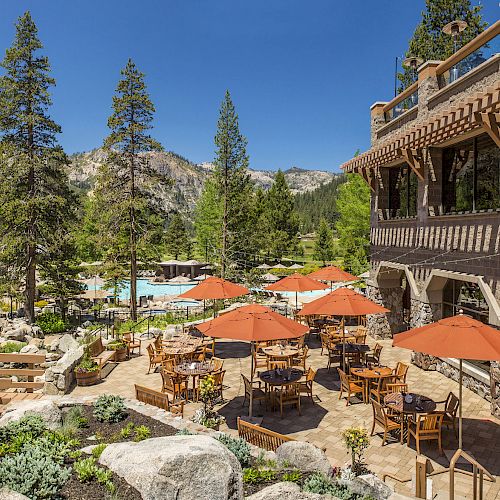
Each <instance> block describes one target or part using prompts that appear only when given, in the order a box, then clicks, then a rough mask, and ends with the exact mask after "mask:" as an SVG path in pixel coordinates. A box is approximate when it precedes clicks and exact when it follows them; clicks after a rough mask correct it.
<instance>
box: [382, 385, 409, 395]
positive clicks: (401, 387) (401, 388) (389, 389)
mask: <svg viewBox="0 0 500 500" xmlns="http://www.w3.org/2000/svg"><path fill="white" fill-rule="evenodd" d="M386 385H387V394H391V393H393V392H408V384H402V383H401V382H391V383H388V384H386Z"/></svg>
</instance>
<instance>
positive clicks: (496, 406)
mask: <svg viewBox="0 0 500 500" xmlns="http://www.w3.org/2000/svg"><path fill="white" fill-rule="evenodd" d="M490 395H491V399H490V401H491V414H492V415H495V416H496V417H500V362H498V361H492V362H491V368H490Z"/></svg>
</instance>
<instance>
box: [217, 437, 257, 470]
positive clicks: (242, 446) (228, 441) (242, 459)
mask: <svg viewBox="0 0 500 500" xmlns="http://www.w3.org/2000/svg"><path fill="white" fill-rule="evenodd" d="M217 439H218V440H219V441H220V442H221V443H222V444H223V445H224V446H226V447H227V449H228V450H229V451H230V452H232V453H233V454H234V455H235V456H236V458H237V459H238V462H239V463H240V464H241V466H242V467H246V466H247V465H249V463H250V446H249V445H248V443H247V442H246V441H245V440H244V439H242V438H234V437H232V436H229V435H228V434H221V435H220V436H218V437H217Z"/></svg>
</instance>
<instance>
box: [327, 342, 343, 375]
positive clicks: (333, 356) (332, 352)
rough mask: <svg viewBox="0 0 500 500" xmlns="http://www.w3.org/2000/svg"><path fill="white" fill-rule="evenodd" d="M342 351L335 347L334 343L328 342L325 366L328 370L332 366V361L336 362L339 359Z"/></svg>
mask: <svg viewBox="0 0 500 500" xmlns="http://www.w3.org/2000/svg"><path fill="white" fill-rule="evenodd" d="M341 358H342V353H341V352H340V351H338V350H337V349H335V345H334V344H330V345H329V346H328V363H327V364H326V368H327V369H328V370H329V369H330V368H331V366H332V363H336V362H339V361H341Z"/></svg>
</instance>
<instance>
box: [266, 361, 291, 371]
mask: <svg viewBox="0 0 500 500" xmlns="http://www.w3.org/2000/svg"><path fill="white" fill-rule="evenodd" d="M288 367H289V364H288V361H287V360H284V359H279V358H269V359H268V360H267V368H268V370H278V369H281V370H285V369H286V368H288Z"/></svg>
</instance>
